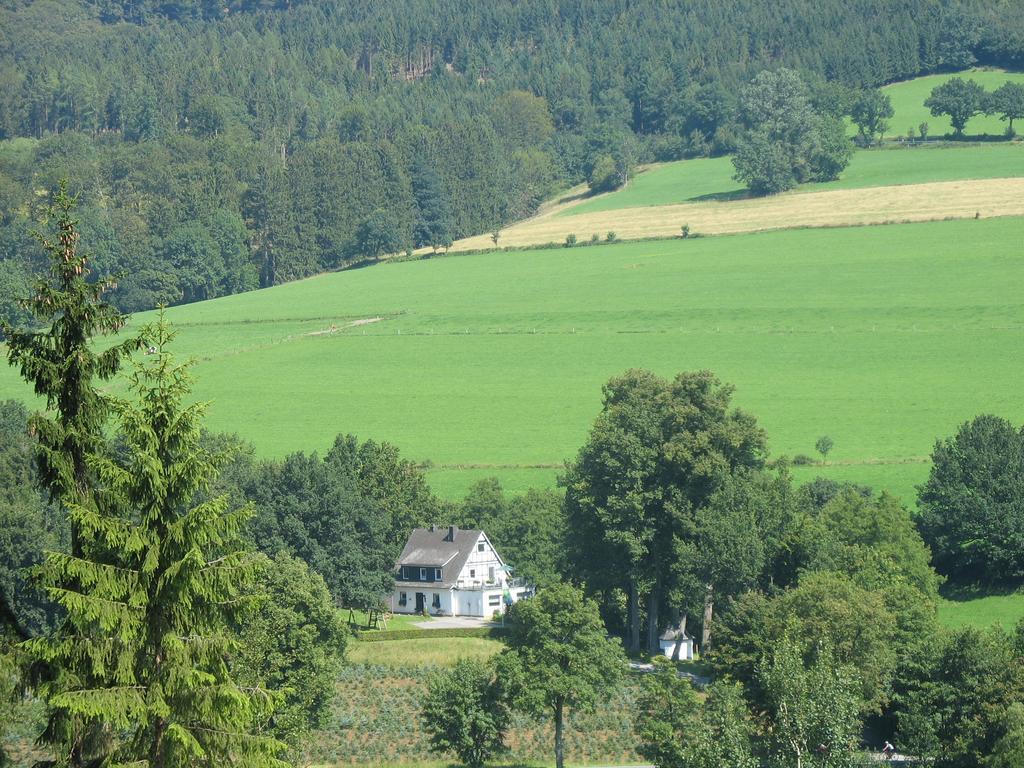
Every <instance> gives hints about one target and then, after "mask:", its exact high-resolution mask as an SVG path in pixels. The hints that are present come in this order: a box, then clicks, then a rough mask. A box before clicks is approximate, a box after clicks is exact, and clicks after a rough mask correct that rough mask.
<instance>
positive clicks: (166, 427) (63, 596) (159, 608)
mask: <svg viewBox="0 0 1024 768" xmlns="http://www.w3.org/2000/svg"><path fill="white" fill-rule="evenodd" d="M146 335H147V336H148V337H149V338H152V340H153V343H154V345H155V348H156V353H155V354H154V355H152V356H151V357H150V358H149V359H148V360H147V361H146V362H143V363H138V364H137V366H136V370H135V372H134V373H133V375H132V378H131V388H132V391H133V393H134V394H135V396H136V397H137V403H132V402H127V401H118V402H117V403H116V404H115V407H116V411H117V414H118V417H119V421H120V425H121V437H122V439H123V441H124V444H125V446H126V448H127V452H126V454H125V456H124V458H123V459H122V458H117V457H110V456H106V455H102V454H95V453H89V454H88V455H87V458H88V461H89V464H90V467H91V468H92V470H93V471H95V473H96V476H97V478H98V481H99V483H100V484H101V486H102V487H103V488H104V489H105V490H104V492H103V493H101V494H97V495H96V498H95V502H93V501H92V500H87V501H85V502H84V503H83V502H81V501H69V502H68V504H67V506H68V511H69V514H70V516H71V519H72V521H73V522H74V523H75V524H76V525H77V526H78V527H79V530H80V531H81V535H82V545H83V546H82V550H81V551H82V554H75V553H72V554H71V555H64V554H59V553H49V554H48V555H47V559H46V564H45V570H44V579H45V583H46V584H47V586H48V589H49V591H50V595H51V597H52V598H53V599H54V600H55V601H56V602H57V603H59V604H60V605H61V606H62V608H63V609H64V610H65V611H66V612H67V619H66V621H65V627H64V629H63V630H62V631H61V632H58V633H54V634H51V635H49V636H46V637H42V638H38V639H34V640H31V641H29V642H28V643H27V644H26V651H27V652H28V653H29V654H30V655H31V656H32V657H34V658H35V659H36V660H37V661H40V662H43V663H45V664H47V665H50V667H51V668H54V669H56V670H57V671H58V672H57V674H56V675H54V676H53V677H51V678H50V679H47V680H44V681H43V683H42V684H41V686H40V692H41V693H42V694H43V696H44V697H45V698H46V699H47V701H48V703H49V705H50V708H51V715H50V720H49V725H48V728H47V731H46V732H45V733H44V739H45V740H46V741H47V742H48V743H50V744H52V745H53V747H54V749H55V751H56V752H57V755H58V757H59V759H62V760H70V761H71V762H72V763H74V764H77V763H78V762H79V761H81V760H82V758H83V757H84V758H89V757H93V756H95V757H104V756H109V759H110V760H112V762H113V763H114V764H140V765H152V766H158V765H159V766H168V767H171V766H186V765H195V764H197V763H208V764H218V763H222V762H223V761H225V760H228V759H235V758H238V759H242V760H244V761H245V762H246V764H247V765H254V766H261V765H262V766H271V765H273V766H279V765H283V763H281V762H280V761H279V760H277V759H276V757H275V755H276V754H277V753H278V752H279V751H280V747H281V745H280V744H279V743H278V742H276V741H274V740H272V739H270V738H266V737H262V736H256V735H254V733H253V731H254V729H255V728H256V726H257V724H258V720H259V718H260V713H261V712H265V711H269V709H270V708H271V707H272V705H273V697H272V696H271V694H270V693H269V692H267V691H263V690H259V689H257V690H255V691H246V690H244V689H242V688H240V687H239V686H238V685H237V684H236V683H235V682H234V680H233V679H232V676H231V674H230V671H229V669H228V666H227V659H228V658H229V656H230V654H231V651H232V650H233V648H234V639H233V635H232V632H231V625H232V624H233V623H234V622H235V621H236V620H237V619H238V618H240V616H241V615H242V614H243V612H244V610H245V609H246V606H247V604H248V603H249V601H250V596H251V594H252V593H251V589H252V582H253V579H254V577H255V575H256V569H257V567H258V564H257V563H256V562H255V561H254V560H253V559H252V557H251V555H250V553H248V552H247V551H246V550H245V549H242V548H240V547H239V544H238V542H239V540H240V532H241V528H242V526H243V525H244V522H245V519H246V518H247V517H248V516H249V515H250V514H251V511H250V510H248V509H245V508H243V509H239V510H231V509H229V508H228V507H227V503H226V500H225V499H224V498H219V499H211V500H208V501H204V502H200V503H199V504H198V505H195V506H193V500H194V499H195V497H196V496H197V494H198V493H200V492H201V491H203V490H204V489H205V488H207V487H208V486H209V484H210V482H211V481H212V479H213V478H214V477H215V475H216V472H217V465H218V462H219V459H218V457H216V456H211V455H209V454H207V453H206V452H205V451H203V450H202V449H201V448H200V447H199V439H200V426H201V418H202V413H203V406H202V405H184V404H183V403H184V401H185V400H186V399H187V398H188V397H189V394H190V386H189V379H188V375H187V372H186V370H185V368H184V367H180V366H176V365H175V364H174V363H173V360H172V358H171V355H170V352H169V351H168V350H167V345H168V344H169V342H170V340H171V339H172V334H171V332H170V331H169V329H168V328H167V326H166V324H164V323H163V322H162V321H161V323H160V324H159V325H157V326H155V327H153V328H149V329H147V330H146ZM82 722H84V723H97V724H102V726H103V730H104V732H105V734H106V739H107V740H106V743H105V744H102V745H95V744H93V745H82V744H81V743H80V740H81V738H82V736H83V733H85V732H84V731H83V730H82V729H81V727H80V726H76V725H75V723H82ZM86 749H88V750H89V752H92V753H93V754H89V752H85V750H86ZM97 752H98V754H96V753H97Z"/></svg>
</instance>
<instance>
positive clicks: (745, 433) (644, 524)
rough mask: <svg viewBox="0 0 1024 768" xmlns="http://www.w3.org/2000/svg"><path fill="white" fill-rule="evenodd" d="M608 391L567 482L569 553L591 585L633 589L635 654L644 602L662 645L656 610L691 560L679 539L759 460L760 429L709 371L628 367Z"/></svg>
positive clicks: (651, 639)
mask: <svg viewBox="0 0 1024 768" xmlns="http://www.w3.org/2000/svg"><path fill="white" fill-rule="evenodd" d="M603 394H604V397H603V401H604V402H603V408H602V411H601V413H600V415H599V416H598V418H597V419H596V421H595V422H594V426H593V428H592V429H591V432H590V436H589V438H588V440H587V443H586V445H584V446H583V447H582V448H581V449H580V452H579V455H578V457H577V458H576V461H575V462H574V463H573V464H572V465H570V467H569V469H568V471H567V474H566V478H565V485H566V501H565V503H566V512H567V517H568V523H569V529H570V531H571V534H572V535H571V536H570V544H571V546H572V548H573V549H572V550H571V551H570V558H571V562H572V563H573V566H574V568H575V569H576V573H577V574H578V576H579V577H580V578H583V579H586V580H587V583H588V586H589V587H591V588H593V589H607V588H608V587H613V588H620V589H623V590H625V591H626V592H627V594H628V595H629V599H630V607H629V616H628V622H629V627H630V635H629V637H630V647H631V649H634V650H636V649H638V648H639V647H640V612H639V602H640V598H641V596H642V595H643V596H645V597H646V598H647V603H648V622H647V625H648V632H647V645H648V647H651V648H653V649H656V648H657V645H656V643H657V629H658V607H659V605H660V603H661V601H662V598H663V596H664V594H665V591H666V590H667V588H668V587H670V586H671V585H673V583H674V580H675V579H676V578H677V577H678V576H679V572H680V571H681V570H682V569H683V568H684V567H685V566H687V565H688V563H687V562H686V560H685V553H682V556H681V553H680V552H679V551H677V549H676V545H677V543H678V542H687V541H692V540H693V537H694V533H695V530H694V522H695V521H694V514H695V513H696V511H697V510H699V509H700V508H701V507H702V506H703V505H704V504H705V503H706V502H707V500H708V498H709V497H710V496H711V494H712V493H714V491H715V490H716V489H717V488H719V487H720V486H721V485H722V483H724V482H725V481H726V479H727V478H728V476H729V474H730V473H731V472H732V471H734V470H735V469H736V468H738V467H757V466H759V465H760V464H761V463H762V462H763V458H764V452H765V437H764V432H763V431H762V430H761V429H760V428H759V427H758V426H757V423H756V421H755V419H754V418H753V417H752V416H750V415H749V414H747V413H744V412H743V411H740V410H738V409H734V408H731V403H730V399H731V396H732V387H730V386H728V385H723V384H722V383H721V382H720V381H719V380H718V379H717V378H715V376H714V375H713V374H712V373H710V372H709V371H701V372H697V373H681V374H679V375H677V376H676V377H675V379H673V380H672V381H667V380H665V379H662V378H660V377H658V376H656V375H654V374H653V373H651V372H649V371H642V370H631V371H627V372H626V373H625V374H623V375H621V376H617V377H614V378H612V379H610V380H609V381H608V383H607V384H606V385H605V386H604V391H603Z"/></svg>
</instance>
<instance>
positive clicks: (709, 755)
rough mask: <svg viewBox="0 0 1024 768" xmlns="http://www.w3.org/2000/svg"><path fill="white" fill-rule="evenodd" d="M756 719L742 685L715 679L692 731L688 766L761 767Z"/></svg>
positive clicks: (719, 767) (720, 767) (687, 754)
mask: <svg viewBox="0 0 1024 768" xmlns="http://www.w3.org/2000/svg"><path fill="white" fill-rule="evenodd" d="M754 728H755V725H754V722H753V721H752V718H751V717H750V714H749V712H748V711H747V706H746V702H745V701H744V699H743V691H742V688H740V687H739V686H738V685H734V684H729V683H715V684H713V685H712V686H710V688H709V690H708V692H707V698H706V699H705V700H704V705H703V706H702V707H701V711H700V719H699V721H698V722H697V723H696V728H695V730H694V731H693V733H691V734H690V735H689V739H688V740H689V744H688V746H687V750H686V752H685V754H684V762H683V766H684V768H757V767H758V766H759V765H760V761H759V760H758V759H757V757H755V755H754V742H753V736H754Z"/></svg>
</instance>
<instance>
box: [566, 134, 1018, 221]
mask: <svg viewBox="0 0 1024 768" xmlns="http://www.w3.org/2000/svg"><path fill="white" fill-rule="evenodd" d="M732 174H733V166H732V159H731V158H728V157H715V158H701V159H698V160H683V161H680V162H677V163H665V164H663V165H657V166H653V167H651V168H650V169H649V170H647V171H645V172H643V173H640V174H638V175H637V176H636V177H635V178H634V179H633V181H632V182H630V184H629V186H628V187H626V188H625V189H623V190H620V191H618V192H613V193H611V194H608V195H603V196H601V197H597V198H595V199H593V200H588V201H586V202H583V203H580V204H579V205H574V206H572V207H570V208H566V209H565V210H564V211H562V212H561V214H560V215H561V216H574V215H578V214H581V213H589V212H594V211H609V210H616V209H619V208H632V207H646V206H652V205H671V204H673V203H685V202H692V201H697V200H701V199H715V198H728V197H730V196H739V195H741V194H742V192H743V190H742V187H741V185H740V184H738V183H737V182H736V181H734V180H733V178H732ZM1020 175H1024V144H1020V143H1014V144H986V145H968V146H952V147H950V146H948V145H945V146H932V147H927V146H925V147H921V146H918V147H897V148H892V149H882V150H870V151H858V152H855V153H854V155H853V158H852V159H851V161H850V165H849V167H847V169H846V170H845V171H844V172H843V175H842V178H840V179H839V180H838V181H833V182H828V183H826V184H808V185H806V186H805V187H804V188H803V189H806V190H808V191H810V190H813V191H823V190H828V189H857V188H861V187H878V186H885V185H889V184H920V183H925V182H931V181H957V180H960V179H997V178H1003V177H1006V176H1020Z"/></svg>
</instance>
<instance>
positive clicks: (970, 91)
mask: <svg viewBox="0 0 1024 768" xmlns="http://www.w3.org/2000/svg"><path fill="white" fill-rule="evenodd" d="M924 105H925V106H926V107H928V109H929V110H930V111H931V113H932V117H939V116H941V115H949V122H950V123H951V124H952V126H953V130H954V131H955V132H956V135H957V136H963V135H964V126H966V125H967V121H968V120H970V119H971V118H972V117H974V116H975V115H977V114H980V113H981V112H984V111H985V105H986V95H985V89H984V88H983V87H982V86H980V85H979V84H978V83H976V82H974V81H973V80H964V79H963V78H961V77H953V78H950V79H949V80H947V81H946V82H945V83H943V84H942V85H937V86H935V88H933V89H932V92H931V95H930V96H929V97H928V98H927V99H925V102H924Z"/></svg>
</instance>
